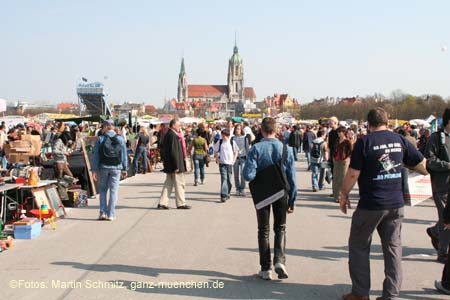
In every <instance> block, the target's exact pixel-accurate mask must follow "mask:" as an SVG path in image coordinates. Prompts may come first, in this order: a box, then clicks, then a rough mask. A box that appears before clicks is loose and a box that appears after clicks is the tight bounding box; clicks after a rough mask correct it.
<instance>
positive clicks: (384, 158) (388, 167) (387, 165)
mask: <svg viewBox="0 0 450 300" xmlns="http://www.w3.org/2000/svg"><path fill="white" fill-rule="evenodd" d="M373 150H384V154H383V155H381V156H380V158H379V159H378V162H379V163H380V164H381V167H382V168H383V170H382V173H384V174H379V175H378V176H377V177H376V178H374V180H386V179H396V178H401V177H402V173H401V172H400V171H397V167H399V166H401V163H399V164H396V163H395V161H394V160H392V159H391V158H390V157H389V153H394V152H402V147H401V144H400V143H389V144H383V145H379V146H374V147H373Z"/></svg>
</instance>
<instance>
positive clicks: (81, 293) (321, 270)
mask: <svg viewBox="0 0 450 300" xmlns="http://www.w3.org/2000/svg"><path fill="white" fill-rule="evenodd" d="M296 167H297V171H298V172H297V184H298V189H299V191H298V199H297V203H296V207H295V212H294V213H293V214H291V215H289V216H288V223H287V246H286V248H287V262H286V266H287V270H288V272H289V278H288V279H286V280H282V281H281V280H278V279H276V280H272V281H263V280H261V279H259V278H258V277H257V276H256V274H257V272H258V271H259V256H258V244H257V223H256V214H255V209H254V207H253V203H252V200H251V198H250V197H246V198H244V197H236V196H232V197H231V199H230V200H228V201H227V202H226V203H221V202H220V195H219V188H220V187H219V185H220V175H219V172H218V167H217V166H216V165H215V164H213V163H211V165H210V167H208V168H207V169H206V171H207V175H206V183H205V185H199V186H193V182H194V174H193V173H187V174H186V199H187V203H188V204H189V205H192V207H193V208H192V209H191V210H177V209H176V208H175V200H174V199H173V198H172V199H171V201H170V202H169V204H170V206H171V208H172V209H170V210H158V209H156V206H157V204H158V200H159V196H160V193H161V189H162V186H163V182H164V178H165V175H164V173H162V172H160V171H159V169H157V170H156V171H155V172H153V173H147V174H145V175H136V176H134V177H131V178H128V179H126V180H125V181H123V182H122V183H121V186H120V193H119V195H120V197H119V201H118V204H117V211H116V214H117V219H116V220H114V221H113V222H108V221H97V217H98V199H90V200H89V207H88V208H77V209H70V210H69V213H68V216H67V218H65V219H62V220H58V221H57V222H56V225H57V229H56V230H55V231H53V230H51V228H50V226H49V225H46V226H45V227H44V228H43V231H42V234H41V236H40V237H38V238H37V239H34V240H18V241H16V244H15V247H14V249H12V250H8V251H6V252H4V253H0V278H1V279H0V291H1V292H0V293H1V294H0V299H21V300H22V299H49V300H50V299H77V300H78V299H111V300H112V299H207V298H212V299H305V300H314V299H341V295H342V294H343V293H345V292H348V291H349V290H350V288H351V285H350V278H349V274H348V248H347V241H348V235H349V229H350V222H351V214H352V212H353V210H350V211H349V213H348V215H344V214H342V213H341V212H340V211H339V208H338V205H337V204H336V203H334V202H333V200H332V198H330V197H329V194H330V193H331V186H329V185H327V188H326V189H325V190H323V191H320V192H317V193H313V192H312V189H311V179H310V173H309V172H307V171H306V164H305V161H304V158H303V156H302V159H301V161H300V162H297V163H296ZM233 192H234V190H233ZM355 192H357V191H355ZM247 194H249V192H248V190H247ZM352 198H353V201H352V202H353V206H354V207H356V202H357V195H356V194H353V197H352ZM435 219H436V209H435V207H434V204H433V203H432V201H430V200H428V201H426V202H423V203H421V204H419V205H418V206H415V207H407V208H406V219H405V221H404V224H403V245H404V247H403V254H404V259H403V269H404V281H403V287H402V299H412V300H416V299H448V296H445V295H442V294H439V293H438V292H436V291H435V289H434V280H435V279H440V276H441V273H442V269H443V265H442V264H439V263H438V262H436V252H435V250H433V249H432V247H431V243H430V240H429V238H428V236H427V235H426V233H425V230H426V228H427V227H428V226H430V225H431V224H433V222H434V220H435ZM271 239H273V233H271ZM371 272H372V274H371V275H372V293H371V298H372V299H375V297H376V296H380V295H381V289H382V280H383V278H384V273H383V255H382V250H381V246H380V240H379V237H378V236H377V234H376V233H375V234H374V238H373V245H372V252H371Z"/></svg>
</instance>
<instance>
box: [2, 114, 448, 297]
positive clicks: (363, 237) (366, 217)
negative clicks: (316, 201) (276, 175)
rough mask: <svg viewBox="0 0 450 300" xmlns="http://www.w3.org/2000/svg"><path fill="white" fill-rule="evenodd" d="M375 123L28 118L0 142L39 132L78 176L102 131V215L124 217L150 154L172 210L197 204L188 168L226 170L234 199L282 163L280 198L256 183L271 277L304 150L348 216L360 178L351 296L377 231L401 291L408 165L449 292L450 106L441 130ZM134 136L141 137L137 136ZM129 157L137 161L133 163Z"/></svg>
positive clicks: (386, 289) (61, 164)
mask: <svg viewBox="0 0 450 300" xmlns="http://www.w3.org/2000/svg"><path fill="white" fill-rule="evenodd" d="M366 121H367V122H365V123H361V124H360V125H357V124H352V125H348V124H347V123H345V122H339V120H338V118H337V117H334V116H333V117H331V118H329V119H327V120H326V121H322V122H319V123H318V124H317V125H310V124H294V125H292V126H291V125H287V124H279V123H278V122H277V121H276V120H275V119H273V118H270V117H267V118H264V119H263V120H262V122H260V123H254V124H251V125H250V124H249V123H248V122H236V123H235V122H233V121H231V120H230V121H228V122H227V123H226V124H224V125H223V126H221V125H217V124H208V123H200V124H196V123H193V124H190V125H188V126H184V127H183V126H182V124H181V123H180V121H179V120H178V119H173V120H171V121H170V123H169V124H168V125H165V124H162V125H160V126H158V127H154V126H151V127H150V128H147V127H145V126H139V124H136V125H135V126H133V127H132V128H130V127H128V126H127V125H122V126H115V124H114V122H112V121H111V120H107V121H105V122H103V123H102V124H99V125H98V126H96V127H93V126H90V125H88V124H86V125H83V126H75V125H74V126H67V125H65V124H64V123H62V122H60V123H52V122H47V123H46V124H45V125H44V126H42V127H39V126H37V125H34V126H31V125H30V126H23V125H21V126H16V127H14V128H11V129H9V130H7V129H6V127H5V125H4V124H2V125H0V138H1V139H2V140H1V143H0V144H1V145H3V144H4V143H6V142H7V141H8V140H15V139H18V138H20V135H21V134H24V133H28V134H32V135H40V136H41V138H42V143H43V148H44V149H46V148H49V147H50V148H51V149H52V150H51V152H52V154H53V155H52V156H53V158H54V160H55V170H56V173H57V177H58V178H60V177H61V176H63V175H64V174H68V175H71V172H70V168H69V166H68V164H67V156H68V155H70V151H71V149H75V148H77V147H78V141H79V139H80V138H81V137H82V136H83V135H88V136H89V135H90V136H94V135H95V136H98V138H97V140H96V144H95V146H94V158H93V161H92V164H91V165H92V172H93V178H94V180H97V181H98V182H99V187H100V188H99V194H100V213H99V220H109V221H113V220H114V219H115V218H116V215H115V204H116V203H117V198H118V188H119V181H120V179H121V178H123V177H125V176H127V174H128V173H127V170H128V168H129V167H132V168H133V169H134V173H136V174H137V173H139V172H140V168H139V165H140V161H142V173H145V172H146V171H147V170H148V158H149V157H151V156H152V152H151V151H156V152H157V153H158V157H159V158H160V160H161V161H162V164H163V169H162V171H163V172H164V173H165V174H166V179H165V182H164V186H163V189H162V191H161V196H160V200H159V203H158V206H157V208H158V209H161V210H167V209H170V206H169V197H170V195H171V194H172V191H173V190H175V199H176V207H177V209H184V210H189V209H191V208H192V207H191V206H190V205H188V203H187V201H186V198H185V185H186V177H188V176H189V177H190V176H192V175H189V173H192V172H193V176H192V181H193V185H194V186H199V185H203V184H205V182H206V180H207V178H206V176H207V172H206V171H205V168H207V167H208V166H210V164H211V163H216V164H217V165H218V167H219V171H220V178H221V181H220V184H219V186H218V192H217V194H218V201H220V202H222V203H225V202H227V201H228V200H229V199H230V198H231V197H232V196H236V197H247V195H248V194H247V191H248V189H249V186H248V184H247V182H253V181H254V180H256V179H257V178H258V176H262V175H258V174H262V170H264V169H265V168H268V167H269V166H275V165H279V166H280V170H281V173H280V174H282V177H283V180H282V181H283V182H284V185H283V191H284V192H283V193H282V195H281V194H277V195H278V196H277V197H278V198H277V199H269V198H271V197H268V198H267V199H264V201H262V202H259V200H258V205H257V204H256V202H257V201H256V199H255V198H256V194H255V193H254V190H252V189H251V188H250V192H251V194H252V195H251V196H252V197H253V200H254V202H255V208H256V212H257V214H256V215H257V223H258V246H259V255H260V265H261V270H260V272H259V275H260V276H261V278H263V279H266V280H270V279H272V276H273V275H272V264H273V265H274V271H275V273H276V274H277V275H278V278H280V279H284V278H287V277H288V272H287V268H286V258H285V245H286V234H285V232H286V214H288V213H293V212H294V210H295V201H296V198H297V183H296V167H295V162H296V161H298V160H299V156H300V155H304V156H305V157H306V161H307V170H302V172H307V171H310V172H311V190H312V192H317V191H320V190H322V189H324V187H325V181H326V182H328V183H329V184H331V185H332V194H331V195H330V197H332V199H333V201H335V202H337V203H339V206H340V209H341V210H342V212H343V213H347V209H348V208H351V203H350V201H349V197H348V195H349V193H350V191H351V190H352V188H353V186H354V185H355V184H356V182H358V186H359V197H360V199H359V201H358V204H357V207H356V210H355V212H354V214H353V217H352V225H351V232H350V237H349V271H350V277H351V280H352V290H351V292H350V293H348V294H346V295H344V296H343V299H344V300H366V299H369V291H370V268H369V254H370V244H371V237H372V234H373V232H374V231H375V229H376V230H377V231H378V233H379V235H380V238H381V243H382V248H383V254H384V259H385V276H386V279H385V281H384V284H383V295H382V296H381V297H379V298H377V299H397V298H398V296H399V294H400V288H401V282H402V269H401V260H402V259H401V249H402V246H401V224H402V220H403V217H404V210H403V206H404V200H405V197H406V196H405V195H407V194H408V189H407V174H408V171H407V169H411V170H414V171H415V172H418V173H420V174H424V175H426V174H428V173H429V174H430V175H431V182H432V191H433V199H434V201H435V204H436V208H437V218H436V220H437V222H436V224H435V225H434V226H432V227H429V228H428V229H427V231H426V232H427V234H428V236H429V237H430V239H431V243H432V246H433V247H434V248H435V249H436V251H437V261H439V262H441V263H444V264H445V268H444V270H443V275H442V278H441V280H440V281H436V283H435V285H436V288H437V289H439V290H440V291H441V292H444V293H447V294H450V263H449V257H448V253H449V243H450V231H449V230H447V229H450V205H449V203H450V201H448V197H449V193H448V192H449V178H450V122H449V121H450V108H449V109H446V110H445V112H444V114H443V124H442V127H441V129H439V130H438V131H436V132H434V133H431V132H430V130H429V129H427V128H417V127H415V126H414V125H410V124H407V123H406V124H403V125H401V126H400V127H399V128H393V127H392V126H390V125H389V121H388V116H387V113H386V112H385V111H384V110H383V109H381V108H377V109H373V110H371V111H370V112H369V114H368V116H367V120H366ZM131 134H133V135H134V137H133V138H130V136H131ZM132 141H134V142H132ZM44 152H45V151H44ZM154 153H155V152H153V154H154ZM130 154H132V156H133V157H134V159H133V160H129V155H130ZM3 156H4V154H3ZM129 161H130V162H131V163H129ZM233 173H234V174H233ZM186 174H187V175H186ZM233 175H234V176H233ZM233 186H234V193H233ZM108 192H109V201H108V199H107V194H108ZM272 198H273V197H272ZM269 200H270V201H269ZM266 202H267V203H266ZM261 203H263V204H261ZM271 210H272V211H273V214H274V226H273V229H274V233H275V243H274V249H275V251H274V258H273V261H272V258H271V254H270V246H269V245H270V243H269V231H270V224H269V219H270V211H271Z"/></svg>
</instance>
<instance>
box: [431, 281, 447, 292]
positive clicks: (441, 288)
mask: <svg viewBox="0 0 450 300" xmlns="http://www.w3.org/2000/svg"><path fill="white" fill-rule="evenodd" d="M434 286H435V287H436V288H437V289H438V290H439V291H440V292H442V293H444V294H447V295H450V290H449V289H446V288H445V287H443V286H442V281H439V280H435V281H434Z"/></svg>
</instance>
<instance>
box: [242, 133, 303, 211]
mask: <svg viewBox="0 0 450 300" xmlns="http://www.w3.org/2000/svg"><path fill="white" fill-rule="evenodd" d="M282 154H283V144H282V143H281V142H280V141H279V140H278V139H276V138H263V139H262V140H261V142H259V143H256V144H255V145H254V146H253V147H252V148H250V151H249V152H248V154H247V160H246V162H245V166H244V170H243V175H244V178H245V180H247V181H252V180H253V179H255V177H256V172H258V171H260V170H262V169H264V168H266V167H268V166H270V165H274V164H275V163H277V162H278V161H280V160H281V157H282ZM284 171H285V172H286V177H287V180H288V182H289V185H290V187H291V190H290V193H289V200H288V205H289V206H293V205H294V203H295V200H296V198H297V181H296V174H295V162H294V155H293V153H292V148H291V147H289V146H287V157H286V162H285V163H284Z"/></svg>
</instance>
